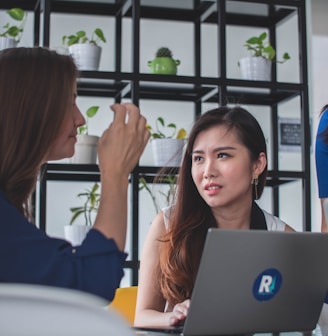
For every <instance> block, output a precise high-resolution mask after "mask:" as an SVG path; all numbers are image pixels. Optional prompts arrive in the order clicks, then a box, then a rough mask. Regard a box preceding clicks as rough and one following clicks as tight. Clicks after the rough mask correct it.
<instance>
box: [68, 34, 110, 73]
mask: <svg viewBox="0 0 328 336" xmlns="http://www.w3.org/2000/svg"><path fill="white" fill-rule="evenodd" d="M62 42H63V44H64V45H66V46H67V47H68V51H69V53H70V54H71V55H72V57H73V58H74V60H75V63H76V66H77V67H78V69H79V70H90V71H97V70H98V69H99V63H100V57H101V50H102V49H101V47H100V46H99V43H100V42H104V43H105V42H106V38H105V36H104V33H103V31H102V30H101V29H100V28H96V29H95V30H94V31H93V32H92V34H91V37H88V36H87V34H86V32H85V31H84V30H80V31H78V32H77V33H76V34H75V35H69V36H66V35H65V36H63V38H62Z"/></svg>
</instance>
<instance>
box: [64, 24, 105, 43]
mask: <svg viewBox="0 0 328 336" xmlns="http://www.w3.org/2000/svg"><path fill="white" fill-rule="evenodd" d="M100 42H104V43H105V42H106V38H105V35H104V33H103V31H102V30H101V29H100V28H96V29H95V30H94V31H93V32H92V34H91V37H88V36H87V34H86V32H85V31H84V30H79V31H78V32H76V33H75V34H72V35H68V36H67V35H64V36H63V37H62V43H63V44H64V45H67V46H71V45H73V44H78V43H91V44H94V45H99V43H100Z"/></svg>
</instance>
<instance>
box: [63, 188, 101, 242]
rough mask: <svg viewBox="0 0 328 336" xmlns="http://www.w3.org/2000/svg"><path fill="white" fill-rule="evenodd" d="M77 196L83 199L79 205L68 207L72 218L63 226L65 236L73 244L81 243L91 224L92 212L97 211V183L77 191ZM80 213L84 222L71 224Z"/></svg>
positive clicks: (98, 198) (98, 199)
mask: <svg viewBox="0 0 328 336" xmlns="http://www.w3.org/2000/svg"><path fill="white" fill-rule="evenodd" d="M77 197H79V198H84V199H85V201H84V203H83V204H82V205H81V206H77V207H72V208H70V210H71V212H72V218H71V221H70V223H69V225H66V226H65V227H64V233H65V238H66V239H67V240H68V241H70V242H71V244H72V245H73V246H76V245H80V244H81V243H82V241H83V239H84V238H85V236H86V234H87V233H88V231H89V230H90V228H91V227H92V225H93V220H92V214H93V213H96V212H97V210H98V207H99V202H100V193H99V184H98V183H95V184H94V185H93V186H92V188H89V189H86V190H85V191H84V192H81V193H79V194H78V195H77ZM81 215H83V217H84V224H80V225H72V224H73V223H74V222H75V221H76V219H77V218H78V217H80V216H81Z"/></svg>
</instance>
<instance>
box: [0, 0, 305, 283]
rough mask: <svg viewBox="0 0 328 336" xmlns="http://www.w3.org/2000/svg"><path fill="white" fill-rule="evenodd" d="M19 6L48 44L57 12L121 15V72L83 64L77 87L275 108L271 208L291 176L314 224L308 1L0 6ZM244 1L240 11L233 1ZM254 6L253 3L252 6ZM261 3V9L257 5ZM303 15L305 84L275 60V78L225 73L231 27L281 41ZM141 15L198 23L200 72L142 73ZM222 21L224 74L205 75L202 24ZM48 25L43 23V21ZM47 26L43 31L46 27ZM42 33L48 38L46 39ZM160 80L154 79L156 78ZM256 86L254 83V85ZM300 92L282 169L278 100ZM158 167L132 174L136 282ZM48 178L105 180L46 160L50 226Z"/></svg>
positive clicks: (115, 94)
mask: <svg viewBox="0 0 328 336" xmlns="http://www.w3.org/2000/svg"><path fill="white" fill-rule="evenodd" d="M13 6H19V7H21V8H24V9H26V10H28V11H31V12H34V26H35V27H34V41H35V44H36V45H38V44H39V45H44V46H49V36H50V21H51V15H52V14H53V13H68V14H85V15H88V14H93V15H100V16H111V17H113V18H115V29H116V31H115V38H116V40H115V71H111V72H106V71H84V72H81V78H80V79H79V81H78V94H79V95H81V96H90V97H111V98H114V99H115V101H117V102H119V101H121V100H122V99H130V100H132V101H133V102H134V103H135V104H137V105H138V104H139V101H140V100H141V99H154V100H172V101H187V102H192V103H194V116H195V118H196V117H197V116H198V115H200V114H201V106H202V103H217V104H227V103H232V102H234V101H238V102H239V104H244V105H263V106H268V107H270V110H271V117H270V118H271V125H272V130H273V131H272V138H273V141H272V146H273V148H272V152H273V157H272V161H273V162H272V168H271V170H270V172H269V176H268V181H267V185H268V186H270V187H271V188H272V193H273V213H274V214H275V215H277V216H278V215H279V197H280V195H279V194H280V192H279V187H280V186H281V185H283V184H286V183H289V182H291V181H302V211H303V228H304V230H307V231H310V230H311V203H310V149H309V148H310V143H311V136H310V120H309V94H308V74H307V45H306V12H305V10H306V9H305V0H250V1H237V0H205V1H202V0H180V1H177V2H176V3H174V4H173V2H170V4H166V2H165V1H158V0H102V1H101V0H98V1H97V0H85V1H72V0H2V1H1V5H0V8H2V9H8V8H11V7H13ZM236 7H238V9H237V10H235V9H234V8H236ZM254 8H255V10H254ZM257 9H258V10H257ZM41 14H42V15H41ZM294 15H297V22H298V33H299V72H300V81H299V83H285V82H278V81H277V76H276V66H275V65H273V73H272V80H271V81H270V82H262V81H247V80H240V79H231V78H228V77H227V65H226V63H227V55H226V49H227V48H226V45H227V41H226V39H227V34H226V28H227V26H229V25H231V26H246V27H259V28H263V29H266V30H267V31H268V33H269V35H270V41H271V43H272V44H273V45H274V46H275V42H276V28H277V27H278V26H279V24H280V23H282V22H284V21H285V20H288V19H289V18H291V17H292V16H294ZM124 18H131V20H132V71H131V72H122V71H121V59H122V57H121V56H122V43H123V41H122V24H123V23H122V21H123V19H124ZM143 19H157V20H167V21H185V22H190V23H192V24H193V26H194V50H193V51H192V52H193V53H194V56H195V62H194V68H195V69H194V73H195V75H194V76H180V75H178V76H167V75H161V76H158V75H152V74H146V73H141V72H140V69H139V67H140V62H139V61H140V59H139V57H140V22H141V20H143ZM204 23H206V24H211V25H215V26H216V27H217V36H218V48H219V51H218V69H219V73H220V75H219V76H218V77H202V76H201V52H200V50H201V27H202V24H204ZM40 27H42V28H40ZM40 29H42V35H41V34H40ZM40 36H42V41H40ZM154 84H156V85H154ZM250 89H251V90H250ZM295 97H299V98H300V101H301V104H300V106H301V111H300V118H301V137H302V146H301V156H302V167H301V170H300V171H281V170H279V155H278V154H279V150H278V108H277V106H278V105H279V104H280V103H283V102H286V101H288V100H290V99H293V98H295ZM157 171H158V167H142V166H137V167H136V168H135V169H134V170H133V172H132V173H131V175H130V183H131V187H132V190H133V192H132V195H131V197H132V198H131V204H132V206H131V211H132V213H131V219H132V226H133V230H132V241H131V246H132V248H131V251H132V256H131V260H129V261H127V263H126V267H127V268H130V269H131V270H132V283H131V284H132V285H136V284H137V282H138V263H139V255H138V250H139V241H138V233H139V223H138V217H139V191H138V190H139V183H138V180H139V176H141V175H142V176H146V177H147V179H148V180H149V181H152V179H153V177H154V176H155V175H156V172H157ZM47 181H99V171H98V167H97V166H93V165H71V164H48V165H47V166H46V168H45V172H44V176H43V179H42V181H41V183H40V226H41V228H42V229H44V230H45V229H46V195H47Z"/></svg>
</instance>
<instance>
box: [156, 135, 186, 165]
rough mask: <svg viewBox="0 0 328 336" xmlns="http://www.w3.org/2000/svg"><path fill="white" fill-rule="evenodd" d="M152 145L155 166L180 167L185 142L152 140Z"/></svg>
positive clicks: (178, 140) (179, 140)
mask: <svg viewBox="0 0 328 336" xmlns="http://www.w3.org/2000/svg"><path fill="white" fill-rule="evenodd" d="M151 144H152V151H153V156H154V163H155V166H160V167H163V166H169V167H179V166H180V164H181V160H182V155H183V148H184V144H185V140H181V139H152V140H151Z"/></svg>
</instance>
